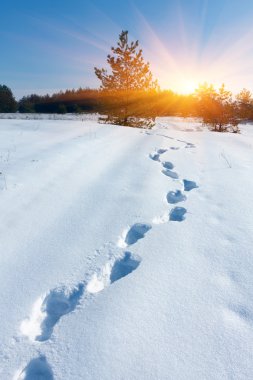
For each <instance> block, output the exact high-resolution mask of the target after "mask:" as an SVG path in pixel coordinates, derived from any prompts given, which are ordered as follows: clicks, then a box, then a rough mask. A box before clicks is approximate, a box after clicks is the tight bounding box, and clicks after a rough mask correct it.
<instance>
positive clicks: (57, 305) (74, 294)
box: [20, 283, 84, 342]
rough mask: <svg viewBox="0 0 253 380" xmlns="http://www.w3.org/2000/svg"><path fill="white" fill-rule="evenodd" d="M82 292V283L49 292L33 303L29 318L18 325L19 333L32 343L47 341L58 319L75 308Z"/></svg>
mask: <svg viewBox="0 0 253 380" xmlns="http://www.w3.org/2000/svg"><path fill="white" fill-rule="evenodd" d="M83 292H84V283H80V284H78V286H77V287H74V288H72V289H68V288H66V287H60V288H56V289H53V290H51V291H50V292H49V293H48V294H47V295H46V296H45V297H44V298H42V297H41V298H39V299H38V300H37V301H36V302H35V304H34V306H33V310H32V313H31V316H30V318H28V319H25V320H24V321H23V322H22V323H21V325H20V330H21V333H22V334H23V335H25V336H27V337H28V338H29V339H30V340H32V341H34V340H35V341H39V342H44V341H46V340H48V339H49V338H50V337H51V335H52V333H53V329H54V326H55V325H56V323H57V322H58V321H59V320H60V318H61V317H62V316H63V315H65V314H68V313H70V312H71V311H73V310H74V309H75V308H76V306H77V305H78V303H79V301H80V298H81V297H82V295H83Z"/></svg>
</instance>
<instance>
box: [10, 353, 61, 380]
mask: <svg viewBox="0 0 253 380" xmlns="http://www.w3.org/2000/svg"><path fill="white" fill-rule="evenodd" d="M14 379H15V380H53V379H54V376H53V372H52V370H51V368H50V366H49V364H48V362H47V359H46V357H45V356H39V357H38V358H36V359H32V360H31V361H30V362H29V363H28V364H27V366H26V367H25V368H24V369H23V370H22V371H21V372H20V373H19V374H18V375H17V376H15V377H14Z"/></svg>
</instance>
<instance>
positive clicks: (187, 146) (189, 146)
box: [185, 143, 196, 149]
mask: <svg viewBox="0 0 253 380" xmlns="http://www.w3.org/2000/svg"><path fill="white" fill-rule="evenodd" d="M185 148H186V149H189V148H196V146H195V145H194V144H192V143H187V144H186V145H185Z"/></svg>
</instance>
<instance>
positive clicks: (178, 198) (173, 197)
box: [167, 190, 186, 204]
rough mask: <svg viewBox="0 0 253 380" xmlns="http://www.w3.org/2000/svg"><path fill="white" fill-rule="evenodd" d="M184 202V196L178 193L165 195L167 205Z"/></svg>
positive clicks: (171, 192)
mask: <svg viewBox="0 0 253 380" xmlns="http://www.w3.org/2000/svg"><path fill="white" fill-rule="evenodd" d="M185 200H186V196H185V195H184V194H183V193H182V192H181V191H180V190H176V191H169V192H168V194H167V202H168V203H172V204H174V203H179V202H183V201H185Z"/></svg>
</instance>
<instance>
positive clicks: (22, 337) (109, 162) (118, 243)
mask: <svg viewBox="0 0 253 380" xmlns="http://www.w3.org/2000/svg"><path fill="white" fill-rule="evenodd" d="M35 116H36V115H33V118H34V120H30V119H29V118H24V119H21V118H19V117H18V116H17V115H8V117H9V119H4V118H0V119H1V120H0V172H1V174H0V194H1V200H0V213H1V216H2V218H1V222H0V234H1V239H0V242H1V251H0V252H1V254H0V279H1V291H0V309H1V324H0V337H1V339H0V379H1V380H9V379H15V380H21V379H25V380H35V379H38V378H40V379H45V380H52V379H54V380H61V379H71V380H76V379H86V380H100V379H103V380H119V379H122V380H135V379H136V380H137V379H138V380H140V379H143V380H144V379H145V380H148V379H150V380H151V379H152V380H165V379H180V380H181V379H194V380H195V379H210V380H213V379H236V380H237V379H250V378H252V377H253V361H252V350H253V281H252V273H253V254H252V246H253V214H252V194H253V177H252V165H253V154H252V148H253V127H252V126H251V125H243V126H241V134H238V135H237V134H228V133H224V134H219V133H214V132H209V131H208V130H206V129H205V128H203V127H202V125H201V123H200V122H198V121H197V120H194V119H185V120H182V119H180V118H160V119H158V120H157V123H156V126H155V128H154V129H152V130H148V131H146V130H140V129H133V128H126V127H118V126H110V125H99V124H98V123H97V118H96V115H88V116H86V117H84V116H82V118H81V119H80V118H75V117H71V116H70V115H63V116H62V119H61V120H55V119H53V117H52V118H51V119H49V118H47V117H46V116H41V117H39V116H37V119H36V117H35ZM22 117H23V116H22Z"/></svg>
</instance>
